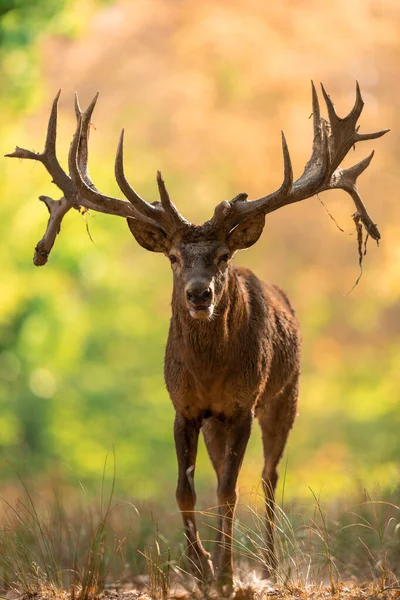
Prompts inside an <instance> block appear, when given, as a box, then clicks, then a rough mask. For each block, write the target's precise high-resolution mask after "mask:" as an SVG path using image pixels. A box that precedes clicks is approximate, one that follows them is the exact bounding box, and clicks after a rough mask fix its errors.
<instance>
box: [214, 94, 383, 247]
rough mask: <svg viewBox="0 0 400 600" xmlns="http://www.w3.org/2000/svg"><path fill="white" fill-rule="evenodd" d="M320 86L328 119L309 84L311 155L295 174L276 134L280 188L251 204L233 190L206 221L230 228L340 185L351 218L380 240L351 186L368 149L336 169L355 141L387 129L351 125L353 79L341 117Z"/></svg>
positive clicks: (358, 105)
mask: <svg viewBox="0 0 400 600" xmlns="http://www.w3.org/2000/svg"><path fill="white" fill-rule="evenodd" d="M321 88H322V94H323V97H324V100H325V103H326V106H327V109H328V116H329V122H328V121H326V120H325V119H323V118H322V117H321V115H320V108H319V102H318V96H317V92H316V90H315V87H314V84H313V83H312V106H313V122H314V141H313V149H312V154H311V158H310V160H309V161H308V163H307V164H306V166H305V168H304V171H303V174H302V175H301V177H300V178H299V179H297V181H295V182H294V183H293V169H292V163H291V160H290V154H289V150H288V146H287V143H286V139H285V134H284V133H283V132H282V151H283V161H284V179H283V183H282V185H281V187H280V188H279V189H278V190H277V191H276V192H274V193H272V194H269V195H268V196H264V197H262V198H258V199H257V200H253V201H251V202H247V194H239V196H236V198H234V199H233V200H231V201H230V202H226V201H225V202H222V203H221V204H219V205H218V206H217V207H216V209H215V213H214V216H213V218H212V223H214V224H215V225H216V226H219V227H224V229H225V230H226V231H230V230H231V229H233V228H234V227H236V225H238V224H239V223H240V222H241V221H243V220H244V219H246V218H247V217H249V216H250V215H255V214H256V213H259V212H262V213H264V214H268V213H271V212H273V211H275V210H278V209H279V208H282V207H283V206H286V205H288V204H292V203H293V202H300V201H301V200H305V199H306V198H310V197H311V196H314V195H315V194H318V193H320V192H324V191H326V190H331V189H335V188H336V189H338V188H340V189H343V190H345V191H346V192H348V193H349V194H350V196H351V197H352V199H353V202H354V204H355V207H356V213H355V215H354V216H355V217H357V218H359V220H360V221H361V222H362V224H363V225H364V227H365V229H366V231H367V233H368V234H369V235H370V236H371V237H372V238H373V239H374V240H376V241H378V240H379V239H380V233H379V230H378V228H377V226H376V225H375V223H374V222H373V221H372V219H371V217H370V216H369V214H368V212H367V209H366V208H365V206H364V204H363V202H362V200H361V197H360V195H359V193H358V189H357V178H358V177H359V176H360V175H361V173H362V172H363V171H365V169H366V168H367V167H368V165H369V164H370V162H371V160H372V157H373V155H374V152H372V153H371V154H370V155H369V156H368V157H367V158H365V159H364V160H362V161H360V162H359V163H357V164H356V165H354V166H353V167H350V168H348V169H342V168H341V167H340V166H339V165H340V164H341V162H342V161H343V159H344V157H345V156H346V155H347V153H348V152H349V150H350V148H352V147H354V145H355V144H356V143H357V142H361V141H364V140H373V139H376V138H379V137H381V136H382V135H384V134H385V133H387V132H388V131H389V129H383V130H381V131H376V132H375V133H364V134H361V133H358V129H359V127H357V126H356V125H357V121H358V119H359V117H360V114H361V111H362V109H363V106H364V102H363V99H362V97H361V92H360V86H359V85H358V82H357V87H356V102H355V104H354V107H353V109H352V110H351V111H350V113H349V114H348V115H347V116H346V117H344V118H340V117H339V116H338V115H337V114H336V111H335V108H334V105H333V102H332V100H331V99H330V97H329V96H328V94H327V93H326V91H325V88H324V87H323V85H322V84H321Z"/></svg>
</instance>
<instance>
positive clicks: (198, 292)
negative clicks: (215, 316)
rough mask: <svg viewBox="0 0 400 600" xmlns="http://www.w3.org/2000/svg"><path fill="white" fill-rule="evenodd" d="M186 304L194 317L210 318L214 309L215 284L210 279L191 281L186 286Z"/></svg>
mask: <svg viewBox="0 0 400 600" xmlns="http://www.w3.org/2000/svg"><path fill="white" fill-rule="evenodd" d="M185 296H186V305H187V307H188V309H189V312H190V315H191V316H192V317H193V318H194V319H208V318H209V317H211V315H212V313H213V309H214V284H213V282H210V281H205V280H195V281H193V280H192V281H189V282H188V283H187V285H186V287H185Z"/></svg>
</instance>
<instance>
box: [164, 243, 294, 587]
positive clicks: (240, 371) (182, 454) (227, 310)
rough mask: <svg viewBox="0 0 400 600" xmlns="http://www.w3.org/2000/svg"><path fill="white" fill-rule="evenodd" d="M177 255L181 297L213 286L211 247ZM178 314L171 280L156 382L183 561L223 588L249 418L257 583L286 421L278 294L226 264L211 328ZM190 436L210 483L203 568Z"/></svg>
mask: <svg viewBox="0 0 400 600" xmlns="http://www.w3.org/2000/svg"><path fill="white" fill-rule="evenodd" d="M187 237H188V235H187V234H186V238H187ZM189 238H190V236H189ZM180 246H181V261H182V262H183V266H185V261H186V267H187V266H188V265H187V263H189V264H191V266H192V272H190V271H189V274H188V275H187V277H186V279H185V282H186V288H187V286H188V285H189V286H193V285H194V283H193V282H196V281H199V280H200V281H201V282H202V285H203V287H206V288H208V286H209V285H210V283H211V284H212V283H213V282H214V281H213V280H214V279H215V276H216V273H215V272H216V269H214V270H213V269H212V267H211V265H212V264H213V262H214V261H212V260H211V259H212V257H213V253H215V252H216V250H217V251H218V244H217V248H215V245H213V244H212V243H211V244H207V243H204V244H203V246H206V247H203V248H202V252H201V254H200V255H198V254H199V253H197V256H196V259H197V260H193V257H192V255H191V254H190V253H189V256H187V255H185V249H186V248H185V246H183V245H182V244H180ZM186 254H187V253H186ZM196 263H197V264H196ZM217 275H218V273H217ZM188 280H189V284H188V283H187V281H188ZM214 287H215V286H214ZM186 304H187V302H186V300H185V296H184V294H182V282H180V281H179V279H178V278H175V281H174V291H173V296H172V318H171V324H170V331H169V336H168V342H167V347H166V353H165V381H166V385H167V389H168V391H169V394H170V396H171V400H172V402H173V404H174V407H175V410H176V418H175V444H176V449H177V458H178V470H179V475H178V486H177V491H176V497H177V502H178V505H179V507H180V508H181V511H182V515H183V521H184V526H185V530H186V536H187V539H188V554H189V558H190V561H191V563H192V566H195V569H196V570H197V572H198V575H199V576H200V577H201V578H207V577H211V576H212V573H213V569H214V568H215V569H216V571H217V577H218V582H219V583H220V585H224V584H226V583H228V584H230V582H231V580H232V572H233V571H232V569H233V566H232V551H231V539H232V534H233V531H232V527H233V515H234V511H235V505H236V502H237V479H238V475H239V470H240V467H241V464H242V460H243V456H244V452H245V449H246V446H247V442H248V439H249V436H250V432H251V428H252V423H253V418H254V416H255V415H257V417H258V418H259V423H260V426H261V431H262V435H263V441H264V468H263V472H262V477H263V482H264V488H265V494H266V501H267V504H266V506H267V515H266V524H267V526H266V546H265V569H264V573H265V575H266V576H269V575H270V574H271V571H272V570H273V569H274V568H275V567H276V559H275V555H274V552H273V533H272V517H273V504H274V493H275V487H276V483H277V479H278V475H277V465H278V462H279V460H280V458H281V456H282V453H283V450H284V447H285V444H286V440H287V436H288V434H289V431H290V429H291V427H292V425H293V421H294V417H295V414H296V404H297V391H298V378H299V353H300V352H299V346H300V342H299V327H298V323H297V320H296V317H295V315H294V312H293V310H292V308H291V306H290V304H289V301H288V300H287V298H286V296H285V295H284V294H283V292H281V290H279V289H278V288H277V287H276V286H273V285H270V284H266V283H263V282H261V281H260V280H259V279H258V278H257V277H256V276H255V275H254V274H253V273H252V272H251V271H250V270H248V269H245V268H236V267H234V266H233V265H232V264H231V263H230V264H229V265H228V266H227V267H226V270H225V273H224V284H223V285H222V291H221V293H220V297H219V300H218V304H217V306H216V309H215V314H214V315H213V316H212V318H210V319H193V318H192V316H191V315H190V313H189V312H188V310H187V305H186ZM200 429H201V430H202V431H203V436H204V440H205V443H206V446H207V450H208V453H209V455H210V459H211V461H212V464H213V466H214V468H215V471H216V474H217V479H218V492H217V493H218V504H219V506H220V523H219V526H218V534H217V539H216V546H215V549H214V553H213V561H212V563H211V562H210V560H209V556H208V553H207V552H206V551H205V550H204V548H203V546H202V545H201V542H200V540H199V538H198V533H197V524H196V518H195V513H194V510H195V500H196V498H195V491H194V483H193V476H194V468H195V462H196V452H197V441H198V435H199V431H200Z"/></svg>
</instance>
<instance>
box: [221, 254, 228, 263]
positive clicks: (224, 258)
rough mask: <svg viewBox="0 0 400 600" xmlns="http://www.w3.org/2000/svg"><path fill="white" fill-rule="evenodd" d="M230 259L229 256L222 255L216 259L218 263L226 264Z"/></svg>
mask: <svg viewBox="0 0 400 600" xmlns="http://www.w3.org/2000/svg"><path fill="white" fill-rule="evenodd" d="M229 259H230V255H229V254H222V255H221V256H220V257H219V258H218V263H221V262H228V260H229Z"/></svg>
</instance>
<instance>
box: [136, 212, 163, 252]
mask: <svg viewBox="0 0 400 600" xmlns="http://www.w3.org/2000/svg"><path fill="white" fill-rule="evenodd" d="M126 220H127V222H128V227H129V229H130V230H131V232H132V234H133V236H134V238H135V240H136V241H137V243H138V244H140V245H141V246H143V248H146V250H150V251H151V252H168V250H169V248H170V245H171V244H170V241H169V238H168V236H167V234H166V233H165V232H164V231H163V230H162V229H161V228H160V227H157V226H156V225H151V224H150V223H144V222H143V221H138V220H137V219H132V218H130V217H128V218H127V219H126Z"/></svg>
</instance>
